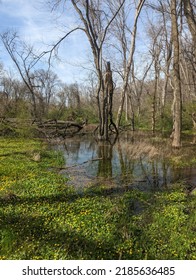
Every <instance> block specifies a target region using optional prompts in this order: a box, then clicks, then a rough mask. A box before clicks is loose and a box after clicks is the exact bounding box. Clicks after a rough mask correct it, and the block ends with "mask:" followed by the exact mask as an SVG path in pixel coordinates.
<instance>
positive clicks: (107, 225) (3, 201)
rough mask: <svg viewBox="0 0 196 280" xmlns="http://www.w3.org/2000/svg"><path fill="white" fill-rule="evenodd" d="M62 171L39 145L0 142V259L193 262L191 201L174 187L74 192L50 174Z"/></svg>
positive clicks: (195, 220) (58, 157) (195, 215)
mask: <svg viewBox="0 0 196 280" xmlns="http://www.w3.org/2000/svg"><path fill="white" fill-rule="evenodd" d="M64 164H65V163H64V158H63V156H62V154H61V153H60V152H57V151H53V150H51V149H49V148H48V146H47V145H46V143H44V142H42V141H40V140H36V139H24V138H4V137H1V138H0V205H1V206H0V259H33V260H36V259H87V260H90V259H95V260H96V259H158V260H159V259H178V260H179V259H180V260H181V259H189V260H190V259H194V260H195V259H196V251H195V248H196V235H195V233H196V211H195V210H196V209H195V208H196V195H195V193H191V194H190V193H189V192H188V191H187V187H186V186H185V185H184V184H183V183H182V182H178V183H175V184H172V185H171V186H170V187H169V188H168V189H167V190H164V191H157V192H156V193H154V194H153V193H152V192H151V193H148V192H141V191H139V190H134V189H132V190H127V191H125V192H121V193H116V192H112V191H110V190H109V189H108V186H104V184H103V185H99V186H97V187H96V188H87V189H84V190H83V192H81V193H78V192H76V190H75V189H74V188H72V187H71V186H68V184H67V181H68V179H67V178H65V176H63V175H60V174H58V173H57V172H55V170H56V169H55V168H54V167H62V166H64ZM136 204H137V205H138V204H139V205H141V209H142V210H141V211H140V212H139V213H136V212H135V211H134V207H135V205H136Z"/></svg>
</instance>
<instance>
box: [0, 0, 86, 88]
mask: <svg viewBox="0 0 196 280" xmlns="http://www.w3.org/2000/svg"><path fill="white" fill-rule="evenodd" d="M43 2H44V1H43V0H33V1H32V0H31V1H30V0H0V33H3V32H5V31H7V30H8V29H11V30H14V31H17V32H18V34H19V35H20V37H21V38H22V39H23V40H25V41H26V42H28V43H29V44H30V45H34V46H35V48H36V49H37V50H38V53H41V52H43V51H45V50H47V48H48V46H49V45H51V44H53V43H55V42H57V41H58V40H59V38H61V37H62V36H64V35H65V33H66V32H68V31H70V30H71V29H72V28H74V27H76V23H75V22H74V20H73V18H74V17H73V16H72V15H71V14H70V13H67V14H66V11H65V12H64V14H63V20H62V17H61V20H60V15H59V14H57V13H53V14H52V13H51V12H50V9H49V7H46V6H44V5H43ZM45 2H46V1H45ZM87 53H88V44H87V41H86V38H85V37H84V35H82V34H81V32H78V31H76V32H75V33H72V34H71V35H70V36H69V37H68V38H67V39H66V41H64V42H63V44H62V45H61V47H60V48H59V57H60V58H61V61H59V60H58V61H57V62H55V63H54V64H53V69H52V70H53V71H54V72H56V73H57V74H58V77H59V78H60V79H61V80H62V81H63V82H65V83H73V82H76V81H78V82H80V81H82V80H83V79H84V75H85V71H81V67H79V66H80V65H81V64H84V65H85V67H89V62H88V60H87V56H88V55H87ZM0 62H2V63H3V65H4V68H6V69H8V68H9V70H10V71H12V72H13V71H14V66H13V62H12V61H11V59H10V58H9V56H8V55H7V53H6V51H5V49H4V47H3V45H2V43H0Z"/></svg>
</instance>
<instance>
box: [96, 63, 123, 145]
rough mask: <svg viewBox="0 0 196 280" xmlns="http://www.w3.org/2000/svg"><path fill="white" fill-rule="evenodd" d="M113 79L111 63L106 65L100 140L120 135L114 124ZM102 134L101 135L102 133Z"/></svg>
mask: <svg viewBox="0 0 196 280" xmlns="http://www.w3.org/2000/svg"><path fill="white" fill-rule="evenodd" d="M113 91H114V87H113V79H112V71H111V68H110V62H107V65H106V74H105V79H104V91H103V104H102V121H101V123H100V128H99V134H98V139H99V140H104V141H108V140H109V132H114V133H116V134H118V130H117V127H116V125H115V123H114V122H113V114H112V107H113V106H112V105H113ZM100 132H101V133H100Z"/></svg>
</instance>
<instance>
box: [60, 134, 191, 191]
mask: <svg viewBox="0 0 196 280" xmlns="http://www.w3.org/2000/svg"><path fill="white" fill-rule="evenodd" d="M193 148H195V147H194V145H192V146H191V149H189V150H191V151H192V149H193ZM57 149H59V150H61V151H63V153H64V157H65V162H66V168H65V170H63V171H62V173H64V174H65V175H66V176H67V177H68V178H69V179H70V180H69V184H70V185H73V186H74V187H75V188H77V189H78V188H79V189H82V188H85V187H89V186H90V187H93V186H95V187H96V186H98V185H107V186H111V187H112V188H115V189H121V188H128V189H129V188H137V189H140V190H143V191H145V190H146V191H156V190H160V189H163V188H167V187H169V185H170V184H171V183H175V182H177V181H179V180H184V181H191V182H192V183H193V184H194V183H195V181H194V180H196V178H195V175H196V169H195V168H192V167H186V168H185V167H183V168H182V167H181V168H179V161H180V160H181V158H182V156H183V155H182V153H185V154H186V149H184V150H171V143H168V140H167V139H162V138H158V137H154V138H152V137H150V136H149V135H146V134H135V133H134V134H133V133H125V134H123V136H121V138H120V139H118V140H117V141H116V143H115V144H114V145H110V144H109V143H97V142H96V141H95V139H94V138H93V137H92V136H89V135H84V136H75V137H74V138H67V139H65V141H64V143H63V145H58V147H57ZM189 153H190V154H191V156H194V152H189ZM185 156H186V155H185ZM189 156H190V155H189ZM171 159H172V161H171Z"/></svg>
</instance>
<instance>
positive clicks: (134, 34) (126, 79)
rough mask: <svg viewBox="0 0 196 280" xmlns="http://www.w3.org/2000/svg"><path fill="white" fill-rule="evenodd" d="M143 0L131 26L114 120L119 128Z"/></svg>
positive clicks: (138, 4)
mask: <svg viewBox="0 0 196 280" xmlns="http://www.w3.org/2000/svg"><path fill="white" fill-rule="evenodd" d="M144 2H145V0H139V1H138V3H137V7H136V10H135V18H134V25H133V30H132V40H131V46H130V50H129V57H128V60H127V63H126V68H125V72H124V75H123V76H124V79H123V88H122V92H121V101H120V106H119V109H118V114H117V119H116V126H117V128H119V126H120V120H121V117H122V112H123V107H124V101H125V95H126V92H127V89H128V83H129V75H130V71H131V66H132V62H133V55H134V51H135V41H136V33H137V24H138V18H139V15H140V13H141V10H142V7H143V5H144Z"/></svg>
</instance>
